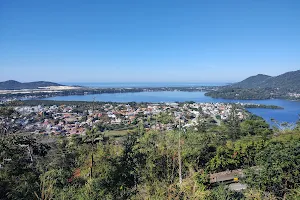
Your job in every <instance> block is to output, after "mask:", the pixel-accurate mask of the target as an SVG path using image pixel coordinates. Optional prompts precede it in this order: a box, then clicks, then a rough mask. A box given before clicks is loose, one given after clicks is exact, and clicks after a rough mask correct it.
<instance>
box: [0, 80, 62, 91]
mask: <svg viewBox="0 0 300 200" xmlns="http://www.w3.org/2000/svg"><path fill="white" fill-rule="evenodd" d="M49 86H62V85H61V84H58V83H53V82H47V81H35V82H27V83H21V82H18V81H15V80H8V81H4V82H0V90H21V89H38V88H39V87H49Z"/></svg>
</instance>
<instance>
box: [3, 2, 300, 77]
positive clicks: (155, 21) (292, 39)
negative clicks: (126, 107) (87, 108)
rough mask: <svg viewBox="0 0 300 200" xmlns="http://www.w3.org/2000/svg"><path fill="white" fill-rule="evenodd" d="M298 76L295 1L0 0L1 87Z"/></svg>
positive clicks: (299, 18) (299, 27) (299, 20)
mask: <svg viewBox="0 0 300 200" xmlns="http://www.w3.org/2000/svg"><path fill="white" fill-rule="evenodd" d="M297 69H300V1H299V0H206V1H202V0H181V1H178V0H136V1H132V0H119V1H116V0H107V1H102V0H86V1H83V0H1V1H0V70H1V71H0V81H4V80H9V79H14V80H19V81H36V80H48V81H56V82H232V81H238V80H241V79H244V78H246V77H248V76H250V75H255V74H258V73H264V74H269V75H278V74H281V73H284V72H287V71H292V70H297Z"/></svg>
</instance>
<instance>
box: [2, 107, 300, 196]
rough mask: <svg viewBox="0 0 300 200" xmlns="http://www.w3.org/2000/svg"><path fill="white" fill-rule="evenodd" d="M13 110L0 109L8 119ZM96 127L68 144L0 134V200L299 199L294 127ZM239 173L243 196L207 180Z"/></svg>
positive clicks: (254, 120)
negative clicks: (112, 131)
mask: <svg viewBox="0 0 300 200" xmlns="http://www.w3.org/2000/svg"><path fill="white" fill-rule="evenodd" d="M13 112H14V111H13V110H12V109H9V108H7V107H2V108H1V109H0V116H1V117H2V118H5V119H10V118H12V116H13ZM100 126H101V125H95V126H94V127H93V128H91V129H90V130H89V131H88V132H87V134H86V135H73V136H71V137H62V136H51V135H38V134H34V135H33V134H28V133H22V134H15V133H8V134H5V135H4V134H2V135H1V138H0V152H1V153H0V162H1V165H0V179H1V182H0V199H3V200H4V199H16V200H17V199H18V200H19V199H38V200H50V199H69V200H71V199H91V200H93V199H95V200H96V199H208V200H210V199H211V200H213V199H224V200H225V199H253V200H254V199H257V200H258V199H270V200H271V199H272V200H273V199H291V200H294V199H295V200H296V199H299V196H300V185H299V184H300V175H299V174H300V124H299V123H298V124H297V125H296V126H287V124H278V127H273V128H272V129H271V128H270V127H269V125H268V124H267V123H266V122H265V121H264V120H263V119H261V118H259V117H256V116H251V117H249V118H248V119H246V120H244V121H240V120H238V119H237V118H236V115H235V113H234V111H233V112H232V115H231V117H230V119H229V120H227V121H225V122H223V123H222V124H221V125H215V124H211V123H208V122H206V121H201V122H199V124H198V126H197V127H196V129H183V128H182V127H180V126H179V127H178V128H177V129H175V130H172V131H163V132H162V131H154V130H152V131H147V130H146V129H145V128H144V126H143V123H142V122H139V123H138V126H137V127H136V128H135V129H133V130H129V131H128V132H127V134H125V135H123V136H121V137H115V136H114V137H112V136H111V135H109V134H107V132H106V131H105V130H99V127H100ZM237 169H241V170H243V173H244V176H243V177H242V178H241V179H240V182H241V183H243V184H246V185H247V189H245V190H242V191H239V192H237V191H232V190H230V189H229V187H228V185H227V184H226V183H219V184H214V183H211V181H210V179H209V177H210V174H213V173H217V172H222V171H226V170H237Z"/></svg>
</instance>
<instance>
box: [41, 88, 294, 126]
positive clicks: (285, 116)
mask: <svg viewBox="0 0 300 200" xmlns="http://www.w3.org/2000/svg"><path fill="white" fill-rule="evenodd" d="M204 94H205V92H181V91H173V92H171V91H163V92H136V93H109V94H95V95H74V96H56V97H50V98H45V100H57V101H93V98H95V100H96V101H104V102H123V103H124V102H133V101H134V102H151V103H163V102H184V101H195V102H198V103H204V102H210V103H217V102H223V103H236V102H240V103H256V104H265V105H276V106H280V107H283V108H284V109H283V110H272V109H261V108H249V109H248V110H249V111H250V112H252V113H254V114H256V115H258V116H261V117H263V118H264V119H265V120H266V121H268V122H269V123H270V122H271V118H274V119H276V120H278V121H279V122H290V123H293V122H296V121H297V120H298V119H299V116H298V114H300V102H299V101H288V100H282V99H268V100H228V99H213V98H211V97H207V96H205V95H204Z"/></svg>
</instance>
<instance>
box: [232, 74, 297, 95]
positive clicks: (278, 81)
mask: <svg viewBox="0 0 300 200" xmlns="http://www.w3.org/2000/svg"><path fill="white" fill-rule="evenodd" d="M230 87H233V88H276V89H281V90H285V89H286V90H289V91H295V90H296V91H298V90H299V89H300V70H298V71H292V72H287V73H284V74H281V75H279V76H274V77H272V76H268V75H263V74H258V75H256V76H251V77H249V78H247V79H245V80H243V81H241V82H239V83H235V84H232V85H231V86H230Z"/></svg>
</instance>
